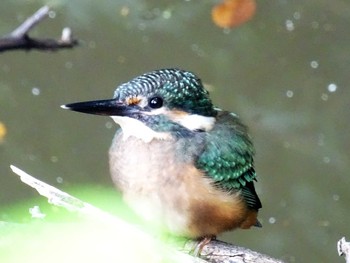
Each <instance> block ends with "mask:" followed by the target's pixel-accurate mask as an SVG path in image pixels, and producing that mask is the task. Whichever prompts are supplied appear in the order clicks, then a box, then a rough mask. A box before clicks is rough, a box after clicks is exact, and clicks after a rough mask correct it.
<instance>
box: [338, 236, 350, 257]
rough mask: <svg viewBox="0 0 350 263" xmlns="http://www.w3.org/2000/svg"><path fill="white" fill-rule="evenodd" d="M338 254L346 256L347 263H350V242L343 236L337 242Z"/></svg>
mask: <svg viewBox="0 0 350 263" xmlns="http://www.w3.org/2000/svg"><path fill="white" fill-rule="evenodd" d="M337 249H338V255H339V256H345V261H346V263H350V242H346V240H345V237H342V238H341V239H340V240H339V241H338V243H337Z"/></svg>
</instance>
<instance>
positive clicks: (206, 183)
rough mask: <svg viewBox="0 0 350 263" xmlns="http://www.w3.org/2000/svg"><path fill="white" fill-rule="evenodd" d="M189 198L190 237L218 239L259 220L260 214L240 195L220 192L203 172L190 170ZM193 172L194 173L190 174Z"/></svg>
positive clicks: (188, 179)
mask: <svg viewBox="0 0 350 263" xmlns="http://www.w3.org/2000/svg"><path fill="white" fill-rule="evenodd" d="M185 170H187V171H188V174H190V175H191V176H186V177H185V178H184V179H185V180H186V181H187V183H186V184H187V185H188V188H189V189H188V190H189V191H191V192H192V193H193V194H192V195H191V198H190V200H189V201H190V206H189V220H188V231H189V233H188V234H189V236H190V237H192V238H198V237H203V236H216V235H218V234H220V233H222V232H224V231H229V230H233V229H235V228H244V229H246V228H250V227H251V226H252V225H254V224H255V223H256V221H257V212H256V211H253V210H250V209H248V208H247V206H246V204H245V203H244V201H243V200H242V198H241V197H240V194H239V192H237V193H227V192H224V191H222V190H218V189H217V188H216V187H214V186H213V184H212V183H211V182H210V180H209V179H208V178H206V177H205V175H203V174H202V172H201V171H199V170H197V169H195V168H193V167H192V168H190V167H187V169H185ZM189 170H192V171H189Z"/></svg>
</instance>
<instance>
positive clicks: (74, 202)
mask: <svg viewBox="0 0 350 263" xmlns="http://www.w3.org/2000/svg"><path fill="white" fill-rule="evenodd" d="M11 169H12V171H13V172H14V173H15V174H17V175H19V176H20V179H21V181H22V182H24V183H25V184H27V185H29V186H31V187H33V188H34V189H36V190H37V191H38V192H39V194H40V195H42V196H45V197H46V198H48V201H49V203H51V204H53V205H56V206H61V207H64V208H66V209H67V210H69V211H75V212H79V213H82V214H85V215H88V216H89V217H92V218H94V219H98V220H99V221H101V222H103V223H112V224H113V225H114V226H116V225H119V226H122V228H123V229H124V230H125V229H127V230H128V231H127V232H128V233H129V235H130V236H133V238H135V237H137V238H138V237H141V238H143V239H145V240H147V241H144V242H145V244H147V243H150V242H151V241H150V240H151V239H152V238H151V237H150V236H148V235H147V234H146V233H145V232H143V231H141V230H140V229H138V228H136V227H134V226H133V225H131V224H129V223H126V222H124V221H123V220H121V219H119V218H117V217H115V216H112V215H110V214H108V213H106V212H104V211H102V210H100V209H98V208H96V207H94V206H92V205H90V204H88V203H86V202H84V201H82V200H80V199H78V198H76V197H73V196H71V195H69V194H67V193H65V192H63V191H61V190H59V189H57V188H55V187H53V186H51V185H48V184H46V183H44V182H42V181H40V180H38V179H36V178H34V177H32V176H31V175H29V174H27V173H26V172H24V171H22V170H21V169H19V168H17V167H15V166H13V165H11ZM120 238H123V237H122V236H121V237H120ZM126 240H127V238H126ZM182 245H183V244H182ZM196 245H198V242H196V241H193V240H190V241H186V243H185V246H182V247H181V248H180V247H179V244H176V246H177V247H178V250H174V249H173V250H172V253H171V254H172V258H171V259H172V260H174V262H191V263H192V262H196V263H197V262H199V263H200V262H213V263H217V262H231V263H243V262H244V263H253V262H254V263H263V262H264V263H283V261H281V260H277V259H274V258H271V257H269V256H267V255H264V254H261V253H258V252H255V251H252V250H250V249H247V248H243V247H239V246H235V245H231V244H228V243H225V242H222V241H218V240H212V241H211V242H210V243H209V244H207V245H206V246H204V248H203V250H202V252H201V258H198V257H194V256H191V255H188V254H187V253H189V252H191V251H193V248H194V247H196ZM167 247H168V248H167V249H168V250H171V249H172V248H169V246H167ZM179 250H181V251H182V252H180V251H179ZM183 252H187V253H183Z"/></svg>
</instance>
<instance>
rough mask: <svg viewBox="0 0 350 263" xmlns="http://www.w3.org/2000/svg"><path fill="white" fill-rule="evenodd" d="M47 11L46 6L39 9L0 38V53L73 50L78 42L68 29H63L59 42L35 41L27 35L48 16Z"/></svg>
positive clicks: (47, 39)
mask: <svg viewBox="0 0 350 263" xmlns="http://www.w3.org/2000/svg"><path fill="white" fill-rule="evenodd" d="M49 11H50V9H49V7H48V6H43V7H41V8H40V9H39V10H38V11H36V12H35V13H34V14H33V15H32V16H31V17H29V18H27V19H26V20H25V21H24V22H23V23H22V24H21V25H20V26H19V27H17V28H16V29H15V30H13V31H12V32H11V33H10V34H8V35H6V36H4V37H2V38H0V52H4V51H9V50H18V49H24V50H30V49H38V50H44V51H56V50H58V49H62V48H73V47H74V46H76V45H78V41H77V40H76V39H73V38H72V33H71V30H70V28H64V29H63V30H62V35H61V38H60V39H59V40H55V39H50V38H46V39H35V38H31V37H30V36H29V35H28V33H29V31H30V30H31V29H32V28H33V27H35V26H36V25H37V24H38V23H39V22H41V21H42V20H43V19H44V18H45V17H47V16H48V14H49Z"/></svg>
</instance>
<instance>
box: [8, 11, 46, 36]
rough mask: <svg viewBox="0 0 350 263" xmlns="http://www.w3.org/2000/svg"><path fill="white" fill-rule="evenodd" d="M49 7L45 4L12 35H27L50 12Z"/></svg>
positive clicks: (11, 34)
mask: <svg viewBox="0 0 350 263" xmlns="http://www.w3.org/2000/svg"><path fill="white" fill-rule="evenodd" d="M49 10H50V9H49V7H48V6H43V7H42V8H40V9H39V10H38V11H36V12H35V13H34V15H32V16H31V17H29V18H27V19H26V21H24V22H23V23H22V24H21V25H20V26H19V27H17V28H16V29H15V30H14V31H12V32H11V33H10V37H13V38H21V37H23V36H24V35H26V34H27V33H28V32H29V30H31V29H32V28H33V27H34V26H36V24H38V23H39V22H40V21H41V20H43V19H44V18H45V17H47V15H48V14H49Z"/></svg>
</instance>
